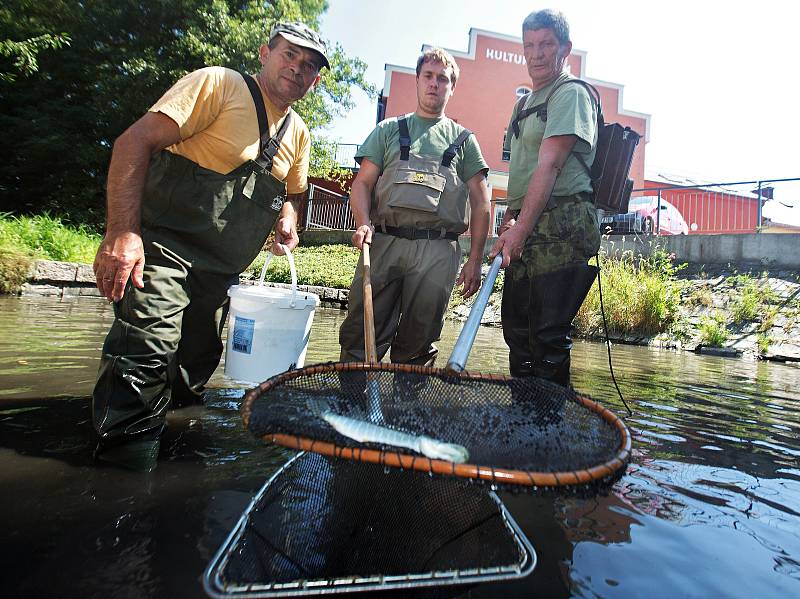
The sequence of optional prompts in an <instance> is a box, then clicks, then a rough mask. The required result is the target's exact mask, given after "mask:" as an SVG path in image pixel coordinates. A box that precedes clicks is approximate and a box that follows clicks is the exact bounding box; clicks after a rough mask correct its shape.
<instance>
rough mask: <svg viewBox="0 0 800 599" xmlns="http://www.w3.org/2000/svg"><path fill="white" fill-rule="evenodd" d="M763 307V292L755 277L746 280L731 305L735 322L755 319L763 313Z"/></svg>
mask: <svg viewBox="0 0 800 599" xmlns="http://www.w3.org/2000/svg"><path fill="white" fill-rule="evenodd" d="M763 307H764V306H763V303H762V294H761V292H760V291H759V289H758V285H757V284H756V282H755V281H754V280H753V279H750V280H748V281H746V282H744V283H743V285H742V287H741V290H740V291H739V295H738V297H736V299H734V300H733V305H732V306H731V317H732V318H733V322H734V324H740V323H742V322H747V321H751V320H755V319H756V318H757V317H758V316H759V315H760V314H761V312H762V310H763Z"/></svg>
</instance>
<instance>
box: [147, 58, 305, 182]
mask: <svg viewBox="0 0 800 599" xmlns="http://www.w3.org/2000/svg"><path fill="white" fill-rule="evenodd" d="M261 97H263V98H264V105H265V106H266V108H267V118H268V119H269V134H270V136H272V135H275V132H276V131H277V129H278V127H279V126H280V125H281V124H282V121H283V118H284V117H285V116H286V112H281V111H280V110H279V109H278V108H277V107H276V106H275V105H274V104H273V103H272V102H271V101H270V99H269V98H268V97H267V95H266V94H265V93H264V90H263V89H262V90H261ZM150 112H161V113H163V114H165V115H167V116H168V117H170V118H171V119H172V120H173V121H175V122H176V123H177V124H178V127H180V132H181V140H182V141H180V142H178V143H177V144H175V145H174V146H170V147H169V148H167V150H169V151H170V152H173V153H175V154H179V155H181V156H183V157H184V158H188V159H189V160H191V161H193V162H196V163H197V164H199V165H200V166H202V167H205V168H207V169H211V170H213V171H216V172H218V173H228V172H230V171H232V170H233V169H235V168H236V167H238V166H240V165H242V164H244V163H245V162H247V161H248V160H253V159H255V158H256V157H257V156H258V152H259V131H258V116H257V115H256V107H255V104H254V103H253V96H251V95H250V91H249V89H248V87H247V84H246V83H245V81H244V79H243V78H242V76H241V75H240V74H239V73H237V72H236V71H234V70H231V69H226V68H224V67H206V68H204V69H199V70H197V71H194V72H192V73H189V74H188V75H186V76H185V77H183V78H182V79H180V80H179V81H178V82H177V83H175V85H173V86H172V87H171V88H170V89H169V90H167V92H166V93H165V94H164V95H163V96H162V97H161V98H160V99H159V100H158V102H156V103H155V104H154V105H153V106H152V107H151V108H150ZM310 152H311V134H310V133H309V131H308V127H306V124H305V123H304V122H303V119H301V118H300V116H299V115H297V114H293V115H292V120H291V122H290V124H289V129H288V130H287V131H286V135H284V136H283V141H282V142H281V147H280V149H279V150H278V153H277V154H276V155H275V160H274V161H273V165H272V174H273V176H275V177H276V178H277V179H279V180H281V181H285V182H286V188H287V192H288V193H301V192H303V191H305V190H306V187H308V161H309V156H310Z"/></svg>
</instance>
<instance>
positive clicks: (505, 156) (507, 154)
mask: <svg viewBox="0 0 800 599" xmlns="http://www.w3.org/2000/svg"><path fill="white" fill-rule="evenodd" d="M507 136H508V129H506V130H505V131H503V146H502V147H503V154H502V155H501V156H500V160H502V161H503V162H508V161H509V160H511V150H510V149H509V150H507V149H506V137H507Z"/></svg>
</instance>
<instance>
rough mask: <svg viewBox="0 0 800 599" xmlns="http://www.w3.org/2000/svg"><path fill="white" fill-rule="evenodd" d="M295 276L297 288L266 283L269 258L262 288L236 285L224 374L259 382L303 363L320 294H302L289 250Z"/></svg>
mask: <svg viewBox="0 0 800 599" xmlns="http://www.w3.org/2000/svg"><path fill="white" fill-rule="evenodd" d="M284 251H285V252H286V257H287V258H288V259H289V268H290V270H291V273H292V288H291V289H280V288H277V287H266V286H264V285H263V284H261V283H263V281H264V274H265V273H266V269H267V264H269V261H270V259H271V258H272V253H271V252H270V253H269V254H268V255H267V260H266V262H265V263H264V268H263V269H262V271H261V280H260V281H259V283H260V284H259V285H233V286H232V287H231V288H230V289H229V290H228V295H229V296H230V298H231V304H230V311H229V315H228V341H227V344H226V351H225V375H226V376H228V377H230V378H232V379H234V380H237V381H240V382H243V383H251V384H258V383H261V382H262V381H265V380H266V379H268V378H270V377H271V376H274V375H276V374H279V373H281V372H285V371H286V370H290V369H292V368H295V367H296V368H299V367H301V366H302V365H303V362H304V361H305V357H306V350H307V349H308V337H309V335H310V333H311V323H312V321H313V320H314V310H316V308H317V306H319V296H317V295H315V294H313V293H304V292H302V291H297V271H296V269H295V266H294V260H293V259H292V254H291V253H290V252H289V250H288V248H286V247H284Z"/></svg>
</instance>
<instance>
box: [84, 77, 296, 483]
mask: <svg viewBox="0 0 800 599" xmlns="http://www.w3.org/2000/svg"><path fill="white" fill-rule="evenodd" d="M242 76H243V77H244V80H245V81H246V82H247V85H248V89H249V90H250V93H251V95H252V97H253V102H254V103H255V107H256V114H257V116H258V125H259V133H260V153H259V156H258V158H257V159H255V160H251V161H248V162H246V163H245V164H242V165H241V166H239V167H237V168H236V169H234V170H232V171H231V172H229V173H227V174H221V173H217V172H215V171H212V170H209V169H206V168H203V167H202V166H200V165H198V164H197V163H195V162H193V161H191V160H188V159H187V158H184V157H182V156H178V155H177V154H173V153H171V152H169V151H166V150H163V151H161V152H159V153H157V154H155V155H154V156H153V158H152V159H151V161H150V166H149V169H148V173H147V180H146V183H145V187H144V192H143V198H142V241H143V243H144V249H145V269H144V289H137V288H135V287H134V286H133V285H132V284H131V283H130V281H129V282H128V284H127V286H126V289H125V295H124V296H123V298H122V300H121V301H119V302H117V303H116V304H115V306H114V312H115V316H116V319H115V321H114V323H113V325H112V327H111V330H110V331H109V333H108V336H107V337H106V340H105V343H104V345H103V354H102V357H101V364H100V371H99V375H98V380H97V384H96V386H95V389H94V394H93V419H94V425H95V429H96V430H97V433H98V435H99V436H100V446H99V448H98V451H99V452H100V454H99V455H100V457H101V458H104V459H108V460H109V461H117V462H120V463H123V465H128V466H131V467H134V468H138V469H150V468H152V467H154V465H155V457H156V455H157V452H158V438H159V435H160V433H161V431H162V430H163V428H164V425H165V413H166V410H167V408H168V407H169V406H170V403H172V404H173V405H175V404H185V403H199V402H200V401H201V400H202V391H203V388H204V385H205V383H206V382H207V381H208V379H209V378H210V377H211V375H212V374H213V372H214V370H215V369H216V367H217V365H218V364H219V360H220V357H221V356H222V351H223V346H222V341H221V334H222V327H223V324H224V321H225V316H226V314H227V307H228V297H227V290H228V288H229V287H230V285H232V284H234V283H236V282H237V280H238V275H239V273H241V272H242V271H243V270H244V269H245V268H246V267H247V266H248V265H249V264H250V263H251V262H252V261H253V259H255V257H256V256H257V255H258V253H259V251H261V248H262V247H263V245H264V242H265V241H266V239H267V237H268V235H269V233H270V231H271V230H272V228H273V226H274V225H275V221H276V220H277V218H278V215H279V213H280V210H281V207H282V206H283V203H284V201H285V199H286V185H285V184H284V183H283V182H282V181H279V180H278V179H276V178H275V177H274V176H273V175H272V173H271V169H272V163H273V159H274V157H275V155H276V154H277V152H278V149H279V148H280V144H281V140H282V138H283V136H284V134H285V133H286V131H287V129H288V127H289V123H290V120H291V118H292V112H291V111H289V113H288V114H287V115H286V118H285V119H284V121H283V124H282V125H281V126H280V128H279V130H278V131H277V133H276V134H275V136H274V137H273V138H270V137H269V123H268V120H267V112H266V108H265V106H264V101H263V98H262V97H261V91H260V89H259V87H258V84H257V83H256V82H255V80H254V79H253V78H252V77H250V76H249V75H245V74H243V75H242ZM119 454H121V457H120V455H119ZM136 463H141V464H143V465H142V466H141V467H138V466H137V465H136ZM148 466H149V467H148Z"/></svg>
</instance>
